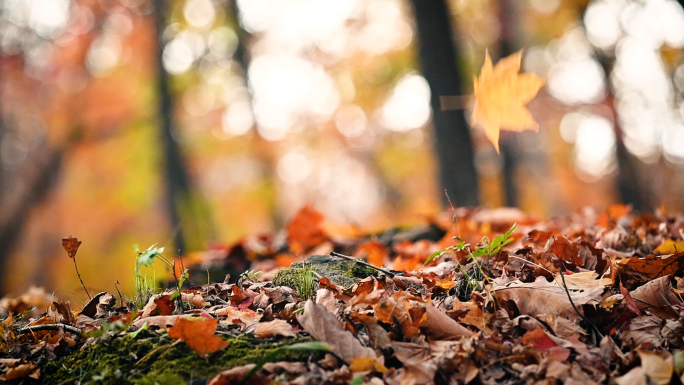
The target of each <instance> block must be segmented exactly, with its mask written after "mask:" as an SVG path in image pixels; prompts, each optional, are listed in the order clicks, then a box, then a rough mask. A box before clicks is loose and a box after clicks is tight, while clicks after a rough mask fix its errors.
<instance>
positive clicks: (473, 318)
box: [447, 299, 489, 331]
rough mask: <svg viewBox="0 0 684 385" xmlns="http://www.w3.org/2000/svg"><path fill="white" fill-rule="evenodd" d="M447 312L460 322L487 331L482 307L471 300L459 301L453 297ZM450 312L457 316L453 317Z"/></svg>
mask: <svg viewBox="0 0 684 385" xmlns="http://www.w3.org/2000/svg"><path fill="white" fill-rule="evenodd" d="M447 314H449V316H450V317H452V318H453V319H457V320H458V322H460V323H463V324H466V325H472V326H475V327H476V328H478V329H480V330H483V331H489V327H488V326H487V321H486V320H485V318H484V313H483V312H482V309H481V308H480V306H479V305H478V304H477V303H476V302H475V301H473V300H470V301H468V302H461V301H459V300H458V299H455V300H454V302H453V304H452V309H451V310H450V311H448V312H447ZM452 314H458V317H453V316H452Z"/></svg>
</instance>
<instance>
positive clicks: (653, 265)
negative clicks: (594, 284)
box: [617, 252, 684, 282]
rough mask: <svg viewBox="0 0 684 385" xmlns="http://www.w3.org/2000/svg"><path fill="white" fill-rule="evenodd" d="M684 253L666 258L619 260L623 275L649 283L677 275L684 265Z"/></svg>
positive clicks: (652, 257)
mask: <svg viewBox="0 0 684 385" xmlns="http://www.w3.org/2000/svg"><path fill="white" fill-rule="evenodd" d="M683 258H684V252H680V253H677V254H672V255H666V256H662V257H660V256H655V255H649V256H647V257H645V258H639V257H632V258H624V259H622V260H619V261H618V262H617V263H618V266H619V267H620V268H621V272H620V274H621V275H625V276H631V277H635V278H638V279H639V280H640V281H641V282H648V281H650V280H652V279H656V278H658V277H663V276H666V275H675V273H677V272H678V271H679V270H681V268H682V266H683V265H684V259H683Z"/></svg>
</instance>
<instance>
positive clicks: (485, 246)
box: [425, 223, 517, 265]
mask: <svg viewBox="0 0 684 385" xmlns="http://www.w3.org/2000/svg"><path fill="white" fill-rule="evenodd" d="M516 227H517V225H516V224H515V223H514V224H513V226H511V229H510V230H508V231H506V232H505V233H503V234H500V235H498V236H497V237H496V238H494V239H493V240H492V241H490V240H489V238H487V237H483V238H482V241H481V243H482V246H479V247H478V248H477V249H475V251H473V252H470V254H469V255H468V258H470V259H475V258H478V257H482V256H485V255H486V256H487V257H492V256H494V255H496V254H498V253H499V252H501V250H502V249H503V248H504V246H506V245H508V244H510V243H511V242H513V237H511V235H512V234H513V232H514V231H515V228H516ZM457 239H459V240H460V238H457ZM451 250H453V251H456V252H458V251H469V250H470V244H468V243H465V241H463V240H460V242H459V244H458V245H456V246H449V247H447V248H446V249H444V250H439V251H436V252H434V253H432V254H430V256H429V257H428V258H427V260H426V261H425V264H426V265H427V264H428V263H430V262H432V260H434V259H435V258H439V257H441V256H442V255H444V254H445V253H446V252H448V251H451Z"/></svg>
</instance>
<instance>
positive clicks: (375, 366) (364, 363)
mask: <svg viewBox="0 0 684 385" xmlns="http://www.w3.org/2000/svg"><path fill="white" fill-rule="evenodd" d="M351 362H352V363H351V365H349V370H351V371H352V372H367V371H370V370H374V371H376V372H380V373H385V372H387V371H388V370H389V369H387V368H386V367H385V365H383V364H381V363H379V362H378V361H377V360H376V359H375V358H372V357H355V358H352V359H351Z"/></svg>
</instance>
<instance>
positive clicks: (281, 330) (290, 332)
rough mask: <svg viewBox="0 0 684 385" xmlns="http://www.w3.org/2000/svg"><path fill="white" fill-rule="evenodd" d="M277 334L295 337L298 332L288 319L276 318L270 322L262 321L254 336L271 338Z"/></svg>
mask: <svg viewBox="0 0 684 385" xmlns="http://www.w3.org/2000/svg"><path fill="white" fill-rule="evenodd" d="M275 335H281V336H285V337H294V336H295V335H296V333H295V331H294V328H292V326H291V325H290V324H289V323H287V321H284V320H281V319H276V320H273V321H270V322H261V323H259V325H257V327H256V329H255V330H254V337H256V338H271V337H273V336H275Z"/></svg>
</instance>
